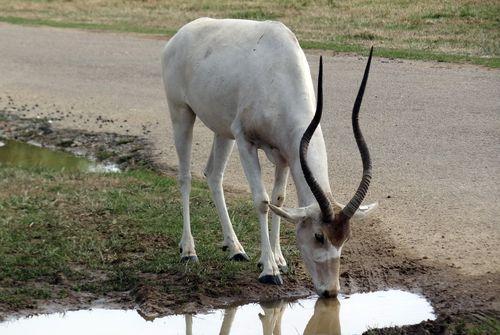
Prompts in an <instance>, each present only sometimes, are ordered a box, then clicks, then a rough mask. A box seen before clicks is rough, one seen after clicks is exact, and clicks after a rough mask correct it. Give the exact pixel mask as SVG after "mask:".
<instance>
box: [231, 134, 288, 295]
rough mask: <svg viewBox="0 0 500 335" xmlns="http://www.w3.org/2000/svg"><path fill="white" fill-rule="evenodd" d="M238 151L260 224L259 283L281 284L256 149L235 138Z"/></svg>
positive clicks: (242, 138)
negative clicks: (270, 238) (272, 245)
mask: <svg viewBox="0 0 500 335" xmlns="http://www.w3.org/2000/svg"><path fill="white" fill-rule="evenodd" d="M236 142H237V143H238V150H239V153H240V159H241V165H242V166H243V170H244V171H245V176H246V177H247V180H248V183H249V184H250V189H251V190H252V195H253V201H254V205H255V209H256V210H257V214H258V216H259V223H260V248H261V256H260V261H259V264H262V268H263V269H262V272H261V274H260V275H259V281H260V282H261V283H264V284H274V285H281V284H283V279H281V276H280V271H279V268H278V265H277V264H276V260H275V259H274V253H273V251H272V249H271V242H270V241H269V227H268V224H267V213H268V211H269V206H268V203H269V196H268V195H267V193H266V190H265V188H264V184H263V183H262V178H261V170H260V164H259V156H258V155H257V147H256V146H255V145H253V144H252V143H250V142H248V141H247V140H246V139H245V138H244V137H236Z"/></svg>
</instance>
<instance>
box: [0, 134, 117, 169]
mask: <svg viewBox="0 0 500 335" xmlns="http://www.w3.org/2000/svg"><path fill="white" fill-rule="evenodd" d="M1 166H12V167H44V168H49V169H54V170H67V171H83V172H118V171H119V169H118V167H117V166H115V165H102V164H96V163H94V162H91V161H89V160H87V159H85V158H82V157H77V156H74V155H71V154H69V153H65V152H61V151H54V150H49V149H47V148H41V147H39V146H37V145H33V144H28V143H24V142H19V141H12V140H6V141H4V142H1V141H0V167H1Z"/></svg>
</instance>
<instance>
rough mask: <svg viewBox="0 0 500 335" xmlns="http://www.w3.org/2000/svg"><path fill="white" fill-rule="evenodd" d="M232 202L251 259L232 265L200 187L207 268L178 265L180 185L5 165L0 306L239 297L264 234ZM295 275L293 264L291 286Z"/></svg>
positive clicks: (287, 231)
mask: <svg viewBox="0 0 500 335" xmlns="http://www.w3.org/2000/svg"><path fill="white" fill-rule="evenodd" d="M228 198H230V199H229V200H228V207H229V209H230V216H231V218H232V220H233V226H234V229H235V231H236V233H237V235H238V237H239V238H240V241H241V242H242V244H243V245H244V247H245V249H246V251H247V253H248V254H249V256H250V257H251V258H252V261H251V262H247V263H234V262H230V261H228V260H227V254H226V253H225V252H224V251H222V250H221V248H220V243H221V242H222V233H221V229H220V223H219V221H218V218H217V214H216V211H215V207H214V205H213V204H212V202H211V201H210V200H209V199H210V194H209V191H208V189H207V187H206V185H205V183H203V182H200V181H194V182H193V188H192V196H191V218H192V230H193V235H194V238H195V241H196V244H197V245H196V246H197V252H198V256H199V258H200V260H201V262H200V263H199V264H192V263H188V264H185V263H181V262H180V261H179V251H178V241H179V239H180V236H181V234H182V219H181V204H180V199H179V191H178V187H177V183H176V181H175V179H173V178H169V177H165V176H159V175H157V174H155V173H153V172H151V171H147V170H136V171H130V172H124V173H120V174H85V173H78V172H64V171H63V172H55V171H51V170H47V169H41V168H37V169H13V168H5V167H2V168H0V307H2V305H3V307H5V306H7V308H10V309H12V308H26V307H29V306H32V305H34V304H36V302H37V301H38V300H46V299H58V298H60V297H64V296H67V295H68V294H71V293H75V292H90V293H94V294H96V295H102V294H104V293H106V294H109V293H110V292H124V291H131V290H135V289H137V288H138V287H139V285H145V283H146V284H148V285H151V287H156V288H157V289H158V290H161V291H163V292H167V293H175V292H182V294H183V295H184V296H186V297H188V296H189V294H199V293H200V292H201V293H203V294H210V292H212V294H213V295H216V294H220V292H221V290H222V291H224V290H225V292H228V291H232V290H238V289H241V288H238V287H236V286H237V285H229V284H230V283H231V284H234V282H235V281H236V282H237V281H238V280H239V278H240V279H241V278H243V279H244V280H247V281H256V279H257V277H258V274H259V270H258V269H257V267H256V263H257V260H258V258H259V256H260V254H259V245H260V242H259V233H258V230H259V229H258V224H257V219H256V217H255V214H254V210H253V206H252V203H251V202H250V201H247V200H242V199H237V198H236V197H228ZM283 238H284V239H287V240H288V241H292V240H293V239H294V232H293V229H292V228H290V227H283ZM287 244H288V246H285V247H284V248H283V251H284V253H285V256H286V257H287V258H288V259H289V260H290V264H296V263H297V262H298V260H299V254H298V251H297V250H295V248H294V244H293V242H288V243H287ZM294 272H295V270H294V269H293V266H292V271H291V274H289V275H288V280H290V279H292V280H293V278H294V274H293V273H294ZM151 275H156V276H158V277H157V279H156V280H150V279H148V278H150V277H148V276H151ZM158 278H159V279H158ZM20 288H22V289H20ZM216 288H219V291H217V292H216V291H214V290H216ZM207 292H208V293H207ZM0 310H1V308H0Z"/></svg>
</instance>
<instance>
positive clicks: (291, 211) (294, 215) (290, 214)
mask: <svg viewBox="0 0 500 335" xmlns="http://www.w3.org/2000/svg"><path fill="white" fill-rule="evenodd" d="M269 208H271V210H272V211H273V212H274V213H275V214H276V215H279V216H281V217H282V218H283V219H285V220H287V221H288V222H291V223H294V224H297V223H299V222H300V221H303V220H304V219H305V218H306V217H307V215H308V212H309V211H308V207H299V208H287V207H276V206H274V205H273V204H269Z"/></svg>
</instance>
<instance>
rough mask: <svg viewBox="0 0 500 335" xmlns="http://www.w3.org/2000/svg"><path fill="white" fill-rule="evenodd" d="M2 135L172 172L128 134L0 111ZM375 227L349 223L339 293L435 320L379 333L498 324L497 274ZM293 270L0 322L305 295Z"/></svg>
mask: <svg viewBox="0 0 500 335" xmlns="http://www.w3.org/2000/svg"><path fill="white" fill-rule="evenodd" d="M2 138H4V139H15V140H18V141H23V142H36V143H39V144H41V145H43V146H46V147H50V148H55V149H60V150H64V151H67V152H71V153H74V154H78V155H81V156H86V157H90V158H92V159H95V160H97V161H99V162H105V163H114V164H117V165H119V166H120V168H121V169H128V168H134V167H137V166H145V167H148V168H151V169H155V170H157V171H160V172H162V173H167V174H171V173H172V172H173V170H172V169H171V168H169V167H166V166H159V165H157V164H156V163H155V157H153V155H152V153H151V151H150V150H149V149H148V142H147V141H146V140H144V139H142V138H138V137H134V136H129V135H118V134H113V133H89V132H82V131H77V130H72V129H55V128H54V127H52V125H51V123H50V122H49V120H47V119H27V118H21V117H19V116H16V115H14V114H11V113H2V111H0V140H1V139H2ZM383 229H384V228H383V225H382V224H381V222H380V221H379V220H378V219H377V218H373V219H366V220H364V221H360V222H355V223H354V224H353V236H352V238H351V239H350V240H349V242H348V243H347V244H346V245H345V247H344V249H343V255H342V260H341V279H340V281H341V291H342V292H343V293H344V294H353V293H360V292H369V291H378V290H387V289H403V290H407V291H410V292H414V293H418V294H421V295H423V296H425V297H426V298H427V299H428V300H429V301H430V302H431V304H432V306H433V307H434V309H435V311H436V315H437V319H436V320H435V321H427V322H423V323H421V324H419V325H417V326H409V327H403V328H396V329H387V330H386V331H387V333H393V334H399V333H401V334H426V333H432V334H434V333H437V334H446V333H449V332H450V329H451V328H450V327H452V325H453V324H454V323H455V322H456V320H466V321H467V322H469V321H470V322H475V321H477V320H481V319H482V318H485V317H486V318H490V317H491V318H493V319H496V320H498V319H500V303H499V298H498V296H499V295H498V293H499V292H500V274H499V273H498V272H490V273H487V274H485V275H481V276H469V275H464V274H462V273H461V272H460V271H459V270H458V269H457V268H455V267H454V266H449V265H444V264H441V263H438V262H431V261H429V260H428V259H426V257H423V258H415V257H413V256H410V255H411V254H412V253H411V252H410V250H408V253H402V252H401V251H398V252H396V248H395V245H397V241H394V240H392V239H390V238H389V237H388V236H389V234H388V232H385V231H384V230H383ZM398 250H401V248H398ZM294 266H295V268H296V273H294V274H293V276H286V275H285V276H284V280H285V283H284V285H283V286H269V285H262V284H260V283H258V281H257V280H255V278H253V277H252V278H236V279H235V282H234V284H233V285H232V286H231V287H221V286H220V285H218V283H217V280H216V279H214V281H213V282H202V283H199V282H193V280H194V279H193V278H190V277H189V276H186V275H184V274H182V273H180V274H178V276H171V275H168V274H154V275H153V274H142V275H141V276H140V278H139V281H138V285H137V286H136V287H135V288H134V289H132V290H130V291H128V292H108V293H106V295H105V296H94V295H92V294H89V293H82V292H72V293H71V294H69V295H68V296H66V297H63V298H61V299H57V300H55V301H43V302H40V303H39V304H38V305H36V306H31V307H32V308H30V309H28V310H16V309H15V308H12V307H11V306H5V305H2V303H1V302H0V319H2V318H7V317H9V318H10V317H20V316H26V315H31V314H37V313H50V312H57V311H64V310H76V309H81V308H89V307H111V308H122V309H130V308H137V309H138V311H139V313H140V314H141V315H142V316H143V317H144V318H146V319H154V318H157V317H161V316H165V315H171V314H176V313H195V312H200V311H207V310H210V309H213V308H223V307H228V306H235V305H237V304H240V303H241V302H257V301H265V300H274V299H285V300H287V299H288V300H292V299H297V298H302V297H306V296H310V295H311V294H313V287H312V285H311V282H310V279H309V278H308V276H307V274H306V271H305V269H304V268H303V267H302V265H301V264H294ZM179 282H182V283H185V287H186V291H185V292H176V293H172V292H168V290H165V289H164V288H165V287H168V286H169V285H171V284H173V283H176V284H177V285H178V283H179ZM151 283H155V285H151ZM51 285H52V287H53V289H54V291H56V292H57V291H58V290H61V288H62V287H71V285H72V283H71V282H70V280H69V279H67V278H62V279H61V278H55V279H54V282H53V283H51ZM378 333H385V332H384V330H381V331H380V332H378Z"/></svg>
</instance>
